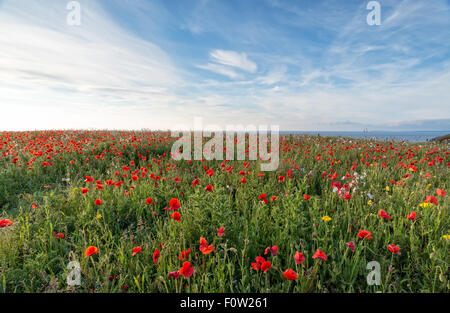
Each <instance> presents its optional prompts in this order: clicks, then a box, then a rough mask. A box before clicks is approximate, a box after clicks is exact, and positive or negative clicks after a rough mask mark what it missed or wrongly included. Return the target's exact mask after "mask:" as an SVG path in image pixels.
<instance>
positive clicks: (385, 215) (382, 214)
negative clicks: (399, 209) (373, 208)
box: [378, 210, 392, 220]
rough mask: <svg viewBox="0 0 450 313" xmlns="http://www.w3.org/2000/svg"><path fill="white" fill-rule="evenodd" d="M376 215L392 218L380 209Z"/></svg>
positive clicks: (387, 218)
mask: <svg viewBox="0 0 450 313" xmlns="http://www.w3.org/2000/svg"><path fill="white" fill-rule="evenodd" d="M378 215H379V216H381V217H382V218H384V219H386V220H390V219H392V217H390V216H389V214H387V212H386V211H385V210H380V213H379V214H378Z"/></svg>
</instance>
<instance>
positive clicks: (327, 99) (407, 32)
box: [0, 0, 450, 131]
mask: <svg viewBox="0 0 450 313" xmlns="http://www.w3.org/2000/svg"><path fill="white" fill-rule="evenodd" d="M69 2H70V1H66V0H39V1H34V0H0V116H1V119H0V131H1V130H35V129H163V130H165V129H183V128H192V127H193V124H194V119H195V118H202V121H203V127H205V126H207V125H216V126H218V127H222V128H225V127H226V126H229V125H238V124H240V125H244V126H248V125H256V126H258V125H268V126H270V125H278V126H279V128H280V130H285V131H286V130H297V131H302V130H303V131H316V130H323V131H327V130H328V131H333V130H336V131H343V130H347V131H355V130H356V131H359V130H362V129H364V128H368V129H369V130H376V129H383V130H444V131H447V130H450V110H449V107H450V40H449V38H450V0H433V1H429V0H380V1H378V3H379V4H380V13H381V14H380V16H381V18H380V25H369V24H368V22H367V15H368V14H369V13H370V12H371V11H372V10H370V9H369V10H368V9H367V4H368V3H369V1H362V0H346V1H341V0H335V1H319V0H304V1H300V0H299V1H294V0H177V1H175V0H161V1H158V0H155V1H150V0H148V1H147V0H98V1H96V0H79V1H78V3H79V4H80V25H69V24H68V23H67V16H68V14H70V13H71V12H73V9H72V10H71V9H68V8H67V4H68V3H69Z"/></svg>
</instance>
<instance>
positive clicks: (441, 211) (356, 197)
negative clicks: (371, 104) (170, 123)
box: [0, 131, 450, 293]
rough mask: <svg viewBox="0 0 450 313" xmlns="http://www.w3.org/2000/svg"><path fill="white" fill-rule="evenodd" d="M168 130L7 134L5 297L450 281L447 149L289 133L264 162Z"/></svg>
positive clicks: (0, 282)
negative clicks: (191, 154)
mask: <svg viewBox="0 0 450 313" xmlns="http://www.w3.org/2000/svg"><path fill="white" fill-rule="evenodd" d="M173 141H174V138H171V137H170V133H167V132H146V131H141V132H130V131H128V132H127V131H42V132H3V133H0V292H8V293H12V292H120V293H123V292H146V293H147V292H152V293H155V292H159V293H166V292H194V293H196V292H232V293H242V292H258V293H259V292H261V293H265V292H275V293H278V292H283V293H287V292H294V293H300V292H318V293H328V292H333V293H334V292H402V293H409V292H448V291H449V289H450V281H449V261H450V260H449V253H448V252H449V244H450V224H449V210H448V205H449V201H448V196H447V190H448V187H449V175H448V170H449V167H450V162H449V159H448V156H449V153H450V152H449V150H448V144H444V143H436V142H427V143H408V142H389V141H375V140H366V139H350V138H338V137H319V136H300V135H296V136H283V137H281V138H280V142H279V147H271V148H272V149H279V155H280V165H279V168H278V169H277V170H276V171H273V172H261V171H260V163H261V161H248V160H244V161H243V160H240V161H239V160H232V161H231V160H228V161H220V160H212V161H206V160H201V161H194V160H193V161H187V160H181V161H175V160H173V159H172V158H171V155H170V151H171V147H172V144H173ZM252 148H254V147H249V146H247V150H248V151H247V152H249V150H251V149H252ZM73 261H74V262H76V263H72V264H79V272H80V275H79V276H77V275H74V270H76V269H77V268H78V267H77V266H72V267H70V266H69V267H68V264H69V263H70V262H73ZM372 261H376V262H378V263H377V264H379V271H378V272H377V273H376V274H374V275H375V276H374V275H372V276H370V277H372V278H376V277H379V281H378V284H377V283H375V284H369V283H368V279H367V276H368V275H370V273H371V271H372V270H373V268H372V269H370V267H369V269H368V268H367V266H368V263H369V262H372ZM375 268H376V266H375ZM76 273H78V272H76ZM378 273H379V275H378ZM68 276H69V279H72V280H73V279H76V278H77V277H79V278H80V281H79V284H75V285H68V283H67V277H68Z"/></svg>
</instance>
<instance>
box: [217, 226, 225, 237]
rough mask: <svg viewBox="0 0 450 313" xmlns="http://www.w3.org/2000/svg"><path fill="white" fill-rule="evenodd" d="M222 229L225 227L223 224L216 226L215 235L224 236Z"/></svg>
mask: <svg viewBox="0 0 450 313" xmlns="http://www.w3.org/2000/svg"><path fill="white" fill-rule="evenodd" d="M224 231H225V227H223V226H221V227H220V228H217V236H219V237H223V236H225V233H224Z"/></svg>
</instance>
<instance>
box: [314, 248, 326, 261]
mask: <svg viewBox="0 0 450 313" xmlns="http://www.w3.org/2000/svg"><path fill="white" fill-rule="evenodd" d="M312 258H313V259H321V260H324V261H326V260H327V256H326V255H325V253H324V252H323V251H320V250H319V249H317V251H316V253H314V255H313V256H312Z"/></svg>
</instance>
